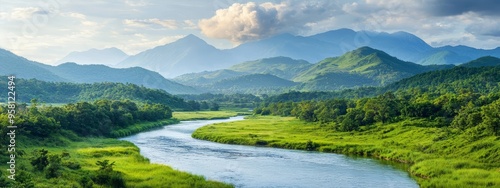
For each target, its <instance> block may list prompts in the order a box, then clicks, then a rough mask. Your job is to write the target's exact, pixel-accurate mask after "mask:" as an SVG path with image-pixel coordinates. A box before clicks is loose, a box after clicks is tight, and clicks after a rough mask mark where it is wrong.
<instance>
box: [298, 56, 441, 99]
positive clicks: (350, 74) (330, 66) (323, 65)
mask: <svg viewBox="0 0 500 188" xmlns="http://www.w3.org/2000/svg"><path fill="white" fill-rule="evenodd" d="M442 68H448V66H432V67H426V66H422V65H418V64H415V63H411V62H406V61H401V60H399V59H397V58H395V57H393V56H390V55H389V54H387V53H385V52H383V51H380V50H376V49H373V48H370V47H362V48H359V49H357V50H354V51H351V52H348V53H346V54H344V55H342V56H340V57H335V58H327V59H325V60H323V61H321V62H319V63H317V64H315V65H314V66H312V67H311V68H310V69H308V70H306V71H304V72H302V73H301V74H299V75H298V76H296V77H295V78H294V79H293V81H296V82H303V83H304V87H305V88H307V90H315V89H318V88H316V87H311V85H318V86H323V88H322V90H332V89H342V88H349V87H360V86H378V85H386V84H389V83H392V82H395V81H398V80H400V79H402V78H407V77H410V76H413V75H415V74H419V73H422V72H426V71H430V70H435V69H442Z"/></svg>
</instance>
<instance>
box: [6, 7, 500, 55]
mask: <svg viewBox="0 0 500 188" xmlns="http://www.w3.org/2000/svg"><path fill="white" fill-rule="evenodd" d="M0 5H1V6H0V25H1V27H0V48H3V49H6V50H9V51H12V52H14V53H16V54H17V55H21V56H23V57H26V58H28V59H30V60H34V61H39V62H42V63H46V64H54V63H55V62H56V61H57V60H59V59H61V58H63V57H64V56H65V55H67V54H68V53H70V52H72V51H85V50H88V49H91V48H96V49H104V48H110V47H117V48H119V49H121V50H123V51H124V52H125V53H127V54H129V55H134V54H137V53H139V52H141V51H144V50H147V49H150V48H153V47H155V46H159V45H164V44H167V43H171V42H173V41H175V40H178V39H180V38H182V37H184V36H186V35H188V34H194V35H196V36H198V37H200V38H202V39H203V40H205V41H207V42H208V43H209V44H211V45H213V46H215V47H217V48H220V49H227V48H233V47H235V46H237V45H239V44H242V43H245V42H249V41H255V40H259V39H263V38H267V37H272V36H274V35H278V34H283V33H291V34H294V35H302V36H308V35H313V34H317V33H322V32H326V31H329V30H334V29H340V28H350V29H353V30H356V31H359V30H370V31H378V32H389V33H391V32H397V31H406V32H409V33H412V34H415V35H417V36H418V37H420V38H422V39H423V40H424V41H426V42H427V43H429V44H430V45H431V46H435V47H439V46H445V45H453V46H455V45H467V46H472V47H475V48H483V49H492V48H496V47H499V46H500V21H499V20H500V19H499V18H500V11H499V10H500V3H499V2H497V1H496V0H351V1H348V0H336V1H335V0H315V1H314V0H313V1H299V0H266V1H261V0H255V1H236V0H182V1H179V0H175V1H174V0H86V1H77V0H74V1H71V0H25V1H22V2H20V1H6V0H0Z"/></svg>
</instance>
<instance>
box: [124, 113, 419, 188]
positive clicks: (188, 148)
mask: <svg viewBox="0 0 500 188" xmlns="http://www.w3.org/2000/svg"><path fill="white" fill-rule="evenodd" d="M239 120H243V117H241V116H239V117H233V118H230V119H224V120H201V121H183V122H181V123H180V124H175V125H170V126H166V127H164V128H163V129H156V130H153V131H148V132H143V133H139V134H136V135H132V136H129V137H125V138H122V139H123V140H127V141H130V142H132V143H134V144H135V145H137V146H138V147H139V148H140V150H141V154H142V155H143V156H145V157H147V158H149V159H150V161H151V162H153V163H159V164H168V165H169V166H172V168H174V169H179V170H182V171H186V172H189V173H193V174H198V175H203V176H205V177H206V178H207V179H209V180H216V181H223V182H227V183H231V184H233V185H235V186H236V187H305V188H311V187H332V182H335V186H336V187H383V188H387V187H395V188H396V187H397V188H399V187H418V185H417V184H416V182H415V181H414V180H412V179H411V178H410V177H409V176H408V175H407V174H406V172H404V171H403V170H400V169H397V168H394V166H392V165H388V164H384V163H381V162H380V161H378V160H374V159H370V158H360V157H350V156H346V155H339V154H332V153H320V152H307V151H299V150H286V149H277V148H269V147H249V146H239V145H229V144H219V143H215V142H208V141H203V140H198V139H193V138H192V137H191V134H192V132H193V131H195V130H196V129H198V128H200V127H203V126H206V125H211V124H224V123H228V122H239Z"/></svg>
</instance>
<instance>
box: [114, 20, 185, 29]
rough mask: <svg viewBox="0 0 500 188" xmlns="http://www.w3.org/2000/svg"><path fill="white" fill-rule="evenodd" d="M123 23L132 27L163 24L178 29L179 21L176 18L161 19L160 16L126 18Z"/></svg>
mask: <svg viewBox="0 0 500 188" xmlns="http://www.w3.org/2000/svg"><path fill="white" fill-rule="evenodd" d="M123 23H124V24H125V25H127V26H132V27H148V26H162V27H165V28H168V29H177V28H178V26H177V21H175V20H160V19H158V18H152V19H143V20H138V19H125V20H124V21H123Z"/></svg>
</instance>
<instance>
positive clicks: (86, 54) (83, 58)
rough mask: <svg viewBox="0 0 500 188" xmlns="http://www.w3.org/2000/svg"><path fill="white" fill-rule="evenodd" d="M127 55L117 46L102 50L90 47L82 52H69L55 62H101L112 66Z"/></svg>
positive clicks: (85, 63) (86, 63)
mask: <svg viewBox="0 0 500 188" xmlns="http://www.w3.org/2000/svg"><path fill="white" fill-rule="evenodd" d="M128 57H129V56H128V55H127V54H126V53H124V52H123V51H121V50H120V49H118V48H106V49H102V50H98V49H90V50H87V51H83V52H71V53H69V54H68V55H66V56H65V57H64V58H62V59H61V60H59V61H57V64H62V63H67V62H74V63H77V64H80V65H89V64H102V65H108V66H113V65H116V64H118V63H119V62H121V61H123V60H125V59H126V58H128Z"/></svg>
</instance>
